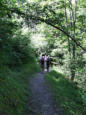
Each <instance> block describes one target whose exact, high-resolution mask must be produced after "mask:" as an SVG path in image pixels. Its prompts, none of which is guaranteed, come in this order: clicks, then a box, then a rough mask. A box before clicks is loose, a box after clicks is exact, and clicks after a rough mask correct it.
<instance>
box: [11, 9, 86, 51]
mask: <svg viewBox="0 0 86 115" xmlns="http://www.w3.org/2000/svg"><path fill="white" fill-rule="evenodd" d="M11 12H15V13H17V14H19V15H22V16H25V17H29V18H30V19H32V20H39V21H41V22H44V23H46V24H48V25H50V26H52V27H54V28H56V29H57V30H59V31H61V32H63V33H64V34H65V35H66V36H67V37H68V38H69V39H71V40H72V41H73V42H74V43H75V44H76V45H77V46H79V47H80V48H81V49H82V50H84V51H85V52H86V48H85V47H83V46H82V45H81V44H80V42H78V41H77V40H76V39H74V38H73V37H72V36H71V35H70V34H69V33H68V32H66V31H65V30H63V29H61V28H60V27H58V26H55V25H54V24H52V23H50V22H49V21H47V20H45V19H43V18H40V17H36V16H33V15H29V14H25V13H24V12H21V11H20V10H18V9H11Z"/></svg>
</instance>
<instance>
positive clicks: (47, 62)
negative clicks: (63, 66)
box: [46, 56, 50, 72]
mask: <svg viewBox="0 0 86 115" xmlns="http://www.w3.org/2000/svg"><path fill="white" fill-rule="evenodd" d="M46 65H47V72H49V67H50V57H49V56H47V60H46Z"/></svg>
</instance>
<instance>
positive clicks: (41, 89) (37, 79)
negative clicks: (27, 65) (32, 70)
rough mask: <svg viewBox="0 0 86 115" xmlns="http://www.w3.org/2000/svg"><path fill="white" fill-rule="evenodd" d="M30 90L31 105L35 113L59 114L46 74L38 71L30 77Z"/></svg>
mask: <svg viewBox="0 0 86 115" xmlns="http://www.w3.org/2000/svg"><path fill="white" fill-rule="evenodd" d="M30 90H31V92H32V96H31V102H30V106H31V107H32V109H33V111H34V114H33V115H58V114H56V112H55V108H54V104H53V99H52V95H51V93H50V92H49V90H48V87H47V84H46V82H45V79H44V74H42V73H38V74H36V75H35V76H34V77H32V78H31V79H30Z"/></svg>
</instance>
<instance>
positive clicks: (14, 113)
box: [0, 62, 39, 115]
mask: <svg viewBox="0 0 86 115" xmlns="http://www.w3.org/2000/svg"><path fill="white" fill-rule="evenodd" d="M37 71H39V67H38V66H37V64H36V63H35V62H33V63H32V62H30V63H29V64H26V65H22V67H20V68H18V67H17V69H15V68H14V69H10V68H8V67H7V66H5V65H0V115H27V114H28V115H30V114H29V108H30V107H27V106H26V105H27V101H28V98H29V95H30V92H29V90H28V85H29V84H28V83H29V82H28V79H29V77H30V76H31V74H33V73H35V72H37Z"/></svg>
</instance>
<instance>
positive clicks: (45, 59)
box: [44, 55, 47, 70]
mask: <svg viewBox="0 0 86 115" xmlns="http://www.w3.org/2000/svg"><path fill="white" fill-rule="evenodd" d="M46 69H47V56H46V55H45V56H44V70H46Z"/></svg>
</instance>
